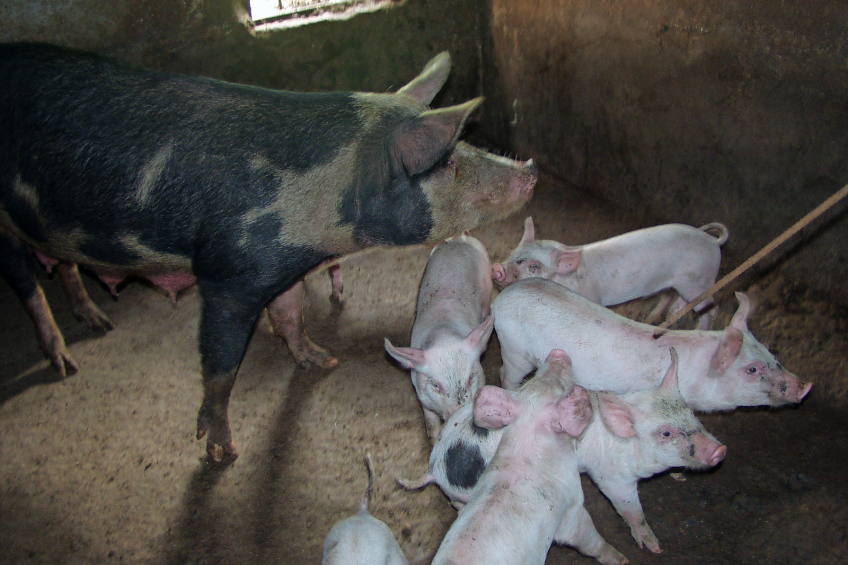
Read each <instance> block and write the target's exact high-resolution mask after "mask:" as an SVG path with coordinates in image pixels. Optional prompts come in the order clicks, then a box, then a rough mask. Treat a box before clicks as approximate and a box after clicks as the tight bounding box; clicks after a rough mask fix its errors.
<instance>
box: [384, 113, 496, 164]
mask: <svg viewBox="0 0 848 565" xmlns="http://www.w3.org/2000/svg"><path fill="white" fill-rule="evenodd" d="M482 101H483V99H482V98H475V99H474V100H469V101H468V102H466V103H465V104H460V105H458V106H450V107H448V108H440V109H438V110H427V111H426V112H422V113H421V114H419V115H418V116H416V117H415V118H414V119H412V120H411V121H410V122H408V123H406V124H405V125H403V126H402V127H401V128H400V130H399V131H398V132H396V133H395V138H394V141H393V145H392V154H393V156H394V157H395V162H400V163H402V164H403V167H404V168H405V169H406V172H407V174H409V175H410V176H413V175H417V174H420V173H423V172H424V171H426V170H427V169H429V168H430V167H432V166H433V165H435V164H436V162H437V161H438V160H439V159H441V158H442V157H443V156H444V155H445V153H447V152H448V151H450V150H451V149H453V146H454V145H455V144H456V141H457V139H459V134H460V132H461V131H462V126H463V125H464V124H465V120H466V119H468V116H469V115H470V114H471V112H473V111H474V109H475V108H477V106H479V105H480V103H481V102H482Z"/></svg>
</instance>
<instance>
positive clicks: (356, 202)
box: [345, 53, 538, 245]
mask: <svg viewBox="0 0 848 565" xmlns="http://www.w3.org/2000/svg"><path fill="white" fill-rule="evenodd" d="M450 64H451V62H450V56H449V55H448V54H447V53H441V54H439V55H438V56H436V57H435V58H433V59H432V60H431V61H430V62H429V63H427V66H426V67H425V68H424V70H423V71H422V72H421V74H420V75H419V76H417V77H416V78H415V79H413V80H412V81H411V82H410V83H409V84H407V85H406V86H404V87H402V88H401V89H400V90H398V91H397V92H396V93H394V94H370V93H358V94H356V98H357V101H358V106H359V114H360V117H361V118H362V119H363V121H364V122H365V124H366V125H365V131H364V132H363V136H362V138H361V139H360V147H359V150H360V152H362V153H361V154H366V155H368V156H369V158H367V159H365V160H362V159H360V160H359V167H360V171H359V173H360V174H359V175H358V177H359V183H358V185H357V186H356V187H354V191H353V192H352V193H351V194H349V195H348V198H346V202H345V208H346V214H345V215H346V216H347V217H348V218H351V216H353V217H355V218H356V219H355V224H356V225H357V228H356V238H357V240H358V243H359V244H361V245H369V244H410V243H422V242H425V241H427V242H436V241H441V240H443V239H445V238H447V237H449V236H452V235H455V234H457V233H459V232H462V231H463V230H470V229H473V228H475V227H477V226H478V225H480V224H481V223H484V222H488V221H492V220H497V219H500V218H503V217H506V216H508V215H509V214H512V213H513V212H515V211H517V210H518V209H519V208H521V207H522V206H523V205H524V204H525V203H526V202H527V201H528V200H529V199H530V197H531V196H532V194H533V187H534V186H535V184H536V179H537V176H538V168H537V167H536V165H535V164H534V163H533V161H532V159H531V160H529V161H525V162H522V161H513V160H511V159H506V158H504V157H499V156H497V155H493V154H491V153H488V152H486V151H483V150H481V149H478V148H476V147H473V146H471V145H469V144H467V143H463V142H461V141H459V136H460V134H461V133H462V128H463V126H464V125H465V122H466V120H467V119H468V117H469V116H470V115H471V113H472V112H473V111H474V110H475V109H476V108H477V107H478V106H479V105H480V103H481V102H482V100H483V99H482V98H475V99H473V100H470V101H468V102H465V103H464V104H459V105H456V106H450V107H447V108H439V109H435V110H432V109H430V108H429V107H428V104H430V102H431V101H432V100H433V98H434V97H435V96H436V94H437V93H438V92H439V90H440V89H441V87H442V86H443V85H444V83H445V81H446V80H447V76H448V72H449V71H450ZM363 168H365V169H367V170H363Z"/></svg>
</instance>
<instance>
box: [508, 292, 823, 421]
mask: <svg viewBox="0 0 848 565" xmlns="http://www.w3.org/2000/svg"><path fill="white" fill-rule="evenodd" d="M736 297H737V299H738V300H739V308H738V309H737V310H736V314H734V315H733V318H732V319H731V321H730V325H728V326H727V327H726V328H725V329H724V330H723V331H701V330H669V331H666V332H665V333H663V334H662V335H661V336H659V337H657V338H655V337H654V331H655V330H656V328H655V327H654V326H649V325H648V324H641V323H639V322H636V321H633V320H630V319H627V318H625V317H624V316H619V315H618V314H616V313H615V312H613V311H612V310H610V309H609V308H604V307H603V306H600V305H598V304H595V303H594V302H592V301H590V300H588V299H586V298H584V297H583V296H581V295H579V294H577V293H576V292H572V291H570V290H568V289H567V288H565V287H564V286H562V285H560V284H557V283H555V282H553V281H549V280H546V279H542V278H529V279H524V280H520V281H518V282H516V283H514V284H511V285H509V286H508V287H506V288H505V289H504V290H503V291H502V292H501V293H500V294H499V295H498V297H497V298H496V299H495V301H494V303H493V305H492V311H493V312H494V315H495V331H497V333H498V341H499V343H500V346H501V357H502V358H503V366H502V368H501V384H502V385H503V386H504V388H508V389H514V388H516V387H517V386H518V384H519V383H520V382H521V379H522V378H524V375H526V374H527V373H529V372H530V371H531V370H533V368H534V367H538V366H540V365H541V364H542V362H543V361H544V359H545V356H546V355H547V352H548V351H550V350H551V349H567V350H568V351H571V359H572V361H573V364H574V378H575V380H576V381H577V383H578V384H580V385H582V386H585V387H587V388H590V389H592V390H610V391H613V392H618V393H624V392H633V391H636V390H645V389H648V388H653V387H655V386H657V385H658V384H659V383H660V381H662V378H663V375H664V374H665V372H666V369H667V368H668V349H669V347H674V348H675V349H676V350H677V354H678V356H679V358H680V361H679V362H680V380H679V385H680V394H681V395H682V396H683V398H684V399H685V400H686V403H687V404H689V406H691V407H692V408H693V409H695V410H701V411H705V412H711V411H716V410H732V409H734V408H737V407H739V406H764V405H765V406H781V405H783V404H790V403H798V402H801V400H803V398H804V397H805V396H806V395H807V393H808V392H809V391H810V389H811V388H812V386H813V385H812V383H808V382H804V381H802V380H801V379H799V378H798V377H797V376H795V375H793V374H792V373H790V372H789V371H787V370H786V369H785V368H784V367H783V365H781V364H780V363H779V362H778V361H777V359H775V358H774V355H772V354H771V353H769V351H768V349H766V348H765V347H764V346H763V345H762V344H761V343H760V342H759V341H757V338H755V337H754V336H753V334H751V332H750V331H749V330H748V323H747V320H748V314H749V313H750V309H751V307H750V302H749V300H748V297H747V296H746V295H745V294H744V293H741V292H737V293H736Z"/></svg>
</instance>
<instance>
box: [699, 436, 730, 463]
mask: <svg viewBox="0 0 848 565" xmlns="http://www.w3.org/2000/svg"><path fill="white" fill-rule="evenodd" d="M692 443H694V444H695V450H696V451H695V453H696V457H697V459H698V461H699V462H700V463H703V464H704V465H709V466H710V467H715V466H716V465H718V464H719V463H721V462H722V461H723V460H724V456H725V455H727V447H726V446H724V445H722V444H720V443H719V442H717V441H715V440H714V439H711V438H709V437H707V436H705V435H704V434H697V435H695V437H694V438H693V440H692Z"/></svg>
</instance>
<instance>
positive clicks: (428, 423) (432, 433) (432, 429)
mask: <svg viewBox="0 0 848 565" xmlns="http://www.w3.org/2000/svg"><path fill="white" fill-rule="evenodd" d="M422 409H423V410H424V426H425V427H426V428H427V437H428V438H430V443H431V444H435V443H436V438H438V437H439V432H440V431H441V430H442V419H441V418H439V414H438V413H436V412H434V411H432V410H429V409H427V408H424V407H423V406H422Z"/></svg>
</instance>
